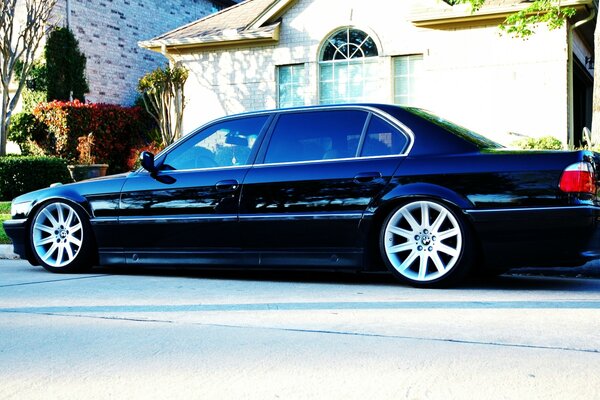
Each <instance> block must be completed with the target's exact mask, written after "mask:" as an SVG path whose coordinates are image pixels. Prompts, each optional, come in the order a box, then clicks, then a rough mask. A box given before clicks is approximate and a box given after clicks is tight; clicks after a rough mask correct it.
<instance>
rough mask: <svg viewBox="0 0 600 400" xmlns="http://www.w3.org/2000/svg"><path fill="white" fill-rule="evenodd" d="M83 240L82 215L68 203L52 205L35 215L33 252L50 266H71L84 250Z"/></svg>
mask: <svg viewBox="0 0 600 400" xmlns="http://www.w3.org/2000/svg"><path fill="white" fill-rule="evenodd" d="M83 239H84V238H83V226H82V224H81V220H80V218H79V215H78V214H77V212H76V211H75V210H74V209H73V207H71V206H70V205H68V204H65V203H60V202H57V203H50V204H48V205H45V206H44V207H43V208H42V209H41V210H40V211H39V212H38V213H37V215H36V216H35V219H34V221H33V227H32V241H33V249H34V250H35V252H36V254H37V256H38V257H39V258H40V260H41V261H42V262H44V263H45V264H47V265H49V266H51V267H65V266H68V265H69V264H71V263H72V262H73V260H75V258H76V257H77V255H78V254H79V252H80V250H81V246H82V243H83Z"/></svg>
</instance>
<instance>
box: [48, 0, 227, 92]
mask: <svg viewBox="0 0 600 400" xmlns="http://www.w3.org/2000/svg"><path fill="white" fill-rule="evenodd" d="M216 4H217V3H213V2H212V1H209V0H70V9H71V19H70V24H71V26H70V27H71V30H72V31H73V32H74V34H75V36H76V37H77V39H78V40H79V48H80V49H81V51H82V52H83V53H85V55H86V57H87V77H88V80H89V84H90V93H89V94H88V95H87V96H86V99H87V100H89V101H92V102H104V103H116V104H131V103H132V102H133V101H134V100H135V99H136V97H137V92H136V87H137V82H138V80H139V78H140V77H141V76H142V75H144V74H145V73H146V72H148V71H151V70H152V69H154V68H156V67H158V66H162V65H164V64H165V63H166V61H167V60H166V58H165V57H163V56H162V55H160V54H158V53H155V52H151V51H148V50H145V49H141V48H140V47H138V45H137V42H138V41H140V40H147V39H149V38H152V37H154V36H157V35H159V34H162V33H164V32H167V31H169V30H172V29H174V28H177V27H179V26H181V25H184V24H186V23H189V22H191V21H194V20H197V19H199V18H202V17H204V16H206V15H208V14H210V13H212V12H215V11H216V10H217V7H218V6H217V5H216ZM66 7H67V0H58V3H57V7H56V10H55V12H56V14H57V20H58V24H59V25H61V26H66V24H67V18H66Z"/></svg>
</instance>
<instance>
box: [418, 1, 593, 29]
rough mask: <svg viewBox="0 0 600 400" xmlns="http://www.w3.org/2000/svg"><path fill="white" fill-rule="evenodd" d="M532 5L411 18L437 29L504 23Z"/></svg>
mask: <svg viewBox="0 0 600 400" xmlns="http://www.w3.org/2000/svg"><path fill="white" fill-rule="evenodd" d="M594 1H595V0H563V1H562V2H561V6H563V7H575V8H578V7H585V6H593V5H594ZM529 5H530V4H529V3H521V4H518V5H512V6H508V7H494V8H491V7H490V8H484V9H480V10H479V11H477V12H474V13H469V12H466V13H465V11H464V10H457V11H456V12H453V11H449V12H438V13H419V14H414V15H413V16H412V18H411V21H412V23H413V24H414V25H415V26H418V27H424V28H435V27H441V26H448V25H460V24H464V23H472V22H478V23H481V22H492V21H502V20H504V19H506V17H508V16H509V15H511V14H513V13H515V12H519V11H521V10H524V9H526V8H527V7H528V6H529Z"/></svg>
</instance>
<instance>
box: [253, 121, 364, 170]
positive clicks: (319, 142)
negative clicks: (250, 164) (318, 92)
mask: <svg viewBox="0 0 600 400" xmlns="http://www.w3.org/2000/svg"><path fill="white" fill-rule="evenodd" d="M366 118H367V113H366V112H363V111H343V110H341V111H316V112H301V113H285V114H282V115H280V117H279V119H278V121H277V125H276V126H275V130H274V132H273V136H272V137H271V142H270V143H269V148H268V149H267V154H266V156H265V163H277V162H293V161H311V160H328V159H334V158H348V157H354V156H356V150H357V148H358V142H359V139H360V135H361V133H362V130H363V127H364V124H365V120H366Z"/></svg>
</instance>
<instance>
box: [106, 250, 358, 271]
mask: <svg viewBox="0 0 600 400" xmlns="http://www.w3.org/2000/svg"><path fill="white" fill-rule="evenodd" d="M99 263H100V265H136V266H180V267H201V268H202V267H209V268H215V267H216V268H224V269H225V268H240V267H241V268H271V267H283V268H286V267H290V268H294V269H296V268H302V269H305V268H306V269H312V268H317V269H320V268H323V269H345V270H347V269H349V270H362V269H363V252H362V251H360V250H354V249H353V250H348V249H344V250H343V251H333V250H331V251H305V252H299V251H252V252H244V251H241V250H239V249H230V250H222V251H197V250H180V251H173V250H164V249H157V250H152V251H148V250H147V249H144V250H140V251H135V250H126V251H124V250H121V249H106V248H104V249H99Z"/></svg>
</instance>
